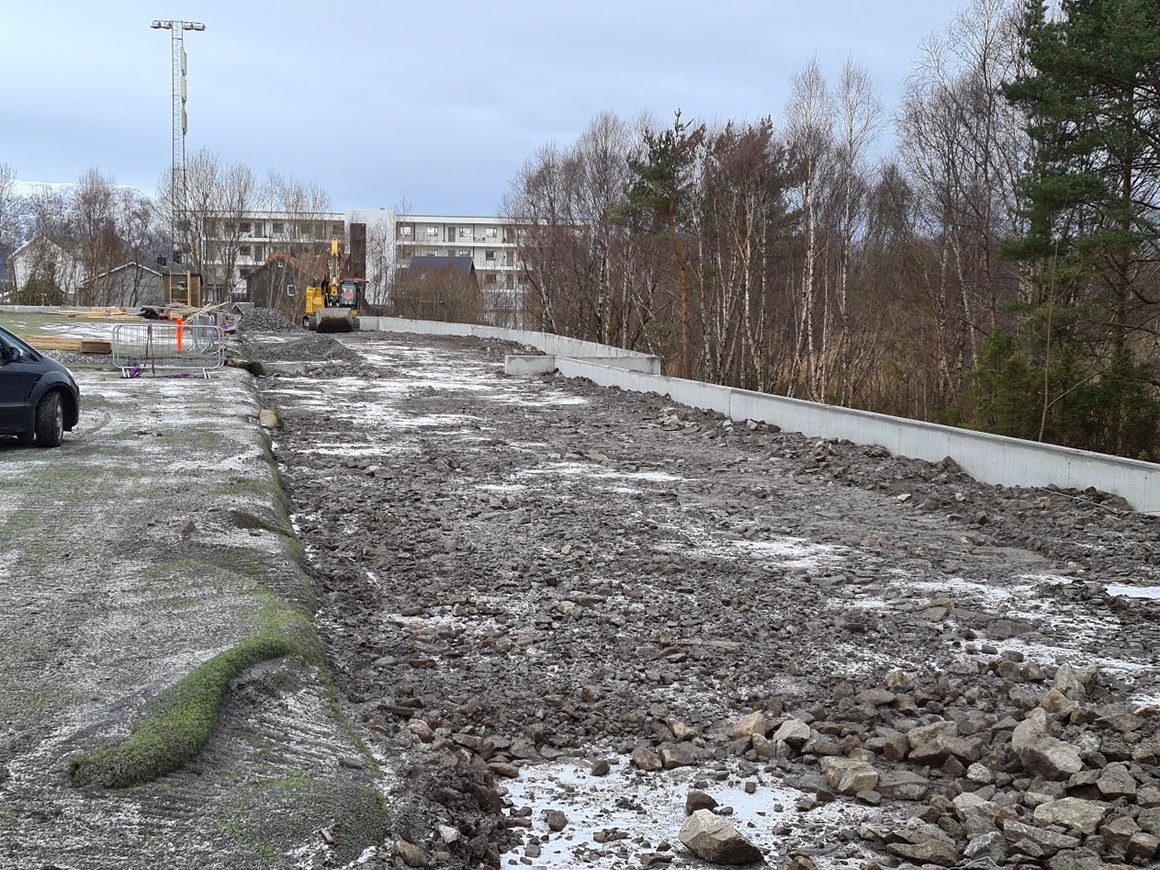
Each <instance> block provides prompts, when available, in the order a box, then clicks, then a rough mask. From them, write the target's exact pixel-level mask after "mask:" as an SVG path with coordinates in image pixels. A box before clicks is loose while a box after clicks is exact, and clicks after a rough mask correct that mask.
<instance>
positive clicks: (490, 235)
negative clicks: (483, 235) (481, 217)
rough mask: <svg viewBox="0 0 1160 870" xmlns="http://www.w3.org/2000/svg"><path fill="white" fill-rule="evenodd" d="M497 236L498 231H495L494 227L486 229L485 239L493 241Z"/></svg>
mask: <svg viewBox="0 0 1160 870" xmlns="http://www.w3.org/2000/svg"><path fill="white" fill-rule="evenodd" d="M498 235H499V230H497V229H496V228H495V227H488V228H487V237H488V238H489V239H494V238H495V237H496V236H498Z"/></svg>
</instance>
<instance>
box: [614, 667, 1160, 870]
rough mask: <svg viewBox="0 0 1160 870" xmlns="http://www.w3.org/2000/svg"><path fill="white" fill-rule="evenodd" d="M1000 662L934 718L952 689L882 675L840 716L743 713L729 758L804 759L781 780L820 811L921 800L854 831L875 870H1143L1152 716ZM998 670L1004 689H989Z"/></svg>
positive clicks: (1094, 691) (1155, 740) (1159, 776)
mask: <svg viewBox="0 0 1160 870" xmlns="http://www.w3.org/2000/svg"><path fill="white" fill-rule="evenodd" d="M1007 663H1010V660H1009V659H1000V660H996V661H992V662H990V663H986V664H985V665H984V666H983V667H982V668H981V670H982V673H981V674H980V677H982V679H980V680H979V681H978V683H977V685H976V686H975V688H976V689H978V691H975V692H973V693H972V698H973V700H974V702H975V705H974V706H972V707H967V706H965V705H963V706H960V705H958V704H948V705H947V707H946V708H945V709H944V708H943V707H942V704H943V703H945V702H946V701H948V700H951V695H952V693H951V692H947V691H945V690H944V691H943V692H942V693H941V695H942V697H943V701H942V702H940V701H936V700H935V699H934V698H933V697H931V693H929V692H923V691H921V690H919V689H918V688H917V686H916V685H915V681H914V680H913V679H912V678H908V677H907V675H903V674H893V675H891V677H889V678H888V682H889V683H890V684H892V685H893V687H894V689H895V690H896V691H892V690H889V689H869V690H865V691H863V692H860V693H857V694H856V695H854V696H853V697H851V698H848V699H839V700H838V703H837V704H836V705H835V706H836V708H841V709H844V713H845V715H844V717H842V718H839V717H833V716H831V717H830V718H829V719H827V720H819V719H816V718H814V717H813V716H812V714H811V713H809V712H808V711H793V712H791V713H783V712H782V711H781V710H780V709H779V707H780V705H778V704H774V705H771V706H772V707H773V709H772V710H766V711H759V712H755V713H753V714H750V715H748V716H746V717H745V718H744V719H742V720H741V721H740V722H738V723H737V725H736V727H735V728H734V729H733V732H732V734H731V735H730V736H731V738H732V742H731V743H730V744H729V748H730V750H731V751H732V752H739V753H742V754H744V755H745V756H746V757H748V758H750V759H752V760H754V761H768V762H772V763H774V764H778V765H780V766H782V767H783V768H785V769H787V770H792V769H793V767H794V766H795V763H796V764H803V763H804V764H805V765H806V768H805V772H804V773H803V774H801V775H800V776H798V777H797V778H796V781H794V784H796V785H798V786H799V787H801V788H804V789H808V790H812V791H813V792H814V795H815V799H816V801H817V802H819V803H820V802H827V801H832V800H836V799H838V798H839V796H842V797H846V798H850V799H854V800H857V801H860V802H862V803H866V804H875V805H876V804H879V803H881V802H882V801H907V802H915V803H921V804H924V806H923V807H922V808H921V809H920V810H918V811H917V812H915V813H914V814H913V816H912V817H911V818H910V819H909V821H908V822H907V823H906V824H905V825H901V826H889V825H887V826H882V825H878V826H876V825H863V826H862V827H861V829H860V831H859V833H860V835H861V837H862V838H863V840H865V841H867V842H868V843H869V844H870V845H872V846H874V847H875V848H876V849H878V850H881V851H882V852H885V853H886V854H888V855H890V856H891V859H892V860H890V861H889V862H888V863H887V865H886V866H891V867H896V866H900V865H899V863H898V862H899V860H901V861H902V862H905V863H903V864H902V865H901V866H903V867H906V866H909V865H911V864H914V865H937V866H943V867H952V866H954V867H972V868H990V867H1000V866H1004V865H1008V866H1024V867H1050V868H1052V870H1085V868H1092V870H1095V868H1100V867H1104V866H1106V864H1107V863H1108V862H1127V863H1130V864H1135V865H1138V866H1155V864H1154V863H1153V862H1154V861H1155V860H1156V859H1157V858H1158V857H1160V769H1158V768H1157V762H1158V761H1160V733H1158V732H1160V729H1158V726H1160V715H1158V714H1160V710H1157V708H1155V707H1152V706H1147V705H1133V704H1130V703H1128V702H1127V701H1126V700H1125V699H1124V698H1123V697H1121V696H1117V695H1116V694H1115V692H1113V691H1109V688H1108V687H1107V686H1104V685H1101V678H1100V674H1099V672H1098V670H1097V669H1095V668H1088V669H1086V670H1082V671H1076V670H1074V669H1072V668H1070V667H1067V666H1063V667H1060V668H1059V669H1058V670H1056V671H1055V672H1054V674H1053V678H1052V679H1051V682H1050V685H1049V684H1048V675H1047V674H1045V673H1044V672H1043V671H1042V669H1040V668H1039V667H1038V666H1035V665H1027V666H1024V667H1022V668H1020V669H1019V670H1018V672H1013V671H1012V670H1011V669H1010V668H1008V667H1006V666H1005V664H1007ZM997 672H1004V673H1006V674H1007V675H1008V677H1007V679H1000V680H998V681H996V680H995V679H994V677H996V676H997ZM988 677H990V678H991V679H988ZM1012 677H1016V678H1017V679H1011V678H1012ZM1003 687H1005V691H994V690H995V689H997V688H1003ZM919 700H922V701H923V704H922V706H921V708H920V706H919V705H918V703H917V701H919ZM847 702H852V703H847ZM934 709H938V710H939V712H938V713H935V712H932V710H934ZM851 714H854V715H851ZM656 754H657V755H658V756H659V755H660V753H656ZM641 757H642V758H644V756H643V755H642V756H641ZM636 761H637V759H636V757H635V756H634V762H636ZM814 764H816V765H817V769H816V771H814V770H811V768H812V765H814ZM638 766H642V765H639V764H638ZM646 769H647V767H646ZM799 809H803V810H807V811H808V809H809V805H808V803H807V804H806V805H803V806H799ZM702 821H704V820H702ZM700 827H705V825H703V824H702V825H700ZM718 827H719V826H718ZM717 833H718V837H719V835H720V831H718V832H717ZM702 839H705V838H704V837H702ZM709 839H712V838H709ZM874 866H877V865H874Z"/></svg>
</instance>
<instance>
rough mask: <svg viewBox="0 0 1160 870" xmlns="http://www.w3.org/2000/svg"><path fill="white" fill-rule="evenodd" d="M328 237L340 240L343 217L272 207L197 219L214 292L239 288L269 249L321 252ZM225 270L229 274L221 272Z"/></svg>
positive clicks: (207, 277) (205, 266) (343, 232)
mask: <svg viewBox="0 0 1160 870" xmlns="http://www.w3.org/2000/svg"><path fill="white" fill-rule="evenodd" d="M331 239H341V240H344V243H345V239H346V215H345V214H344V213H342V212H319V213H315V214H310V215H302V214H292V213H289V212H277V211H246V212H241V213H239V214H231V215H221V214H210V215H207V216H206V217H205V218H204V219H203V221H202V237H201V239H200V244H201V246H202V264H203V265H202V268H203V270H204V273H206V274H203V278H204V280H205V281H206V282H207V284H213V285H215V286H217V289H218V290H219V295H220V294H221V293H225V294H228V293H229V292H230V291H232V290H234V289H236V288H238V287H244V286H245V283H246V278H248V277H249V276H250V273H252V272H253V271H254V270H255V269H257V268H258V267H259V266H261V265H262V264H263V263H265V262H266V259H267V258H268V257H269V256H270V255H271V254H274V253H279V252H281V253H293V252H294V251H295V250H296V249H308V250H311V251H325V250H326V247H327V245H329V244H330V240H331ZM227 271H229V272H230V274H228V275H227V274H225V273H226V272H227Z"/></svg>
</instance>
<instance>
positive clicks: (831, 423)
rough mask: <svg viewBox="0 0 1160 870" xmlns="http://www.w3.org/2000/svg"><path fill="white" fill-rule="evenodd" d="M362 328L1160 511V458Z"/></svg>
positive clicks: (647, 363)
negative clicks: (484, 351) (504, 356)
mask: <svg viewBox="0 0 1160 870" xmlns="http://www.w3.org/2000/svg"><path fill="white" fill-rule="evenodd" d="M360 328H361V329H363V330H381V331H388V332H414V333H418V334H422V335H459V336H476V337H480V338H496V339H501V340H504V341H513V342H517V343H519V344H525V345H529V346H531V347H535V348H538V349H539V350H541V351H543V352H544V353H545V354H547V355H548V357H547V358H541V359H537V358H535V357H522V356H517V357H516V358H515V359H514V360H513V361H512V362H511V364H510V365H509V369H508V370H509V371H511V372H513V373H516V372H523V373H525V374H539V373H543V372H548V371H552V370H553V368H554V369H556V370H558V371H559V372H560V374H562V375H564V376H565V377H570V378H588V379H589V380H591V381H593V382H594V383H596V384H599V385H600V386H604V387H619V388H620V389H622V390H631V391H634V392H642V393H655V394H657V395H661V396H668V397H669V398H671V399H672V400H673V401H674V402H677V403H679V404H682V405H689V406H690V407H694V408H701V409H704V410H709V411H716V412H717V413H719V414H724V415H725V416H727V417H729V418H730V419H731V420H735V421H739V422H740V421H743V420H756V421H760V422H763V423H771V424H773V425H776V426H778V427H780V428H781V429H782V430H784V431H787V432H800V433H802V434H803V435H806V436H809V437H812V438H845V439H848V440H850V441H852V442H854V443H855V444H865V445H875V446H880V447H884V448H886V449H887V450H889V451H890V452H891V453H892V454H894V455H896V456H909V457H911V458H914V459H923V460H926V461H928V462H938V461H940V460H942V459H943V458H945V457H948V456H949V457H950V458H951V459H953V460H954V461H955V462H957V463H958V465H959V467H960V468H962V469H963V470H964V471H965V472H967V474H969V475H971V476H972V477H974V478H975V479H976V480H979V481H982V482H983V483H991V484H1000V485H1002V486H1057V487H1061V488H1065V489H1087V488H1088V487H1095V488H1096V489H1098V490H1102V491H1104V492H1110V493H1113V494H1115V495H1119V496H1122V497H1123V498H1124V499H1126V500H1127V502H1128V504H1130V505H1131V506H1132V507H1133V509H1135V510H1137V511H1141V512H1143V513H1150V514H1160V465H1157V464H1154V463H1151V462H1140V461H1138V460H1135V459H1124V458H1122V457H1118V456H1108V455H1106V454H1103V453H1091V452H1089V451H1086V450H1074V449H1072V448H1070V447H1057V446H1055V445H1052V444H1038V443H1036V442H1033V441H1023V440H1021V439H1018V438H1006V437H1004V436H1001V435H990V434H988V433H986V432H974V431H971V430H969V429H957V428H955V427H953V426H940V425H938V424H936V423H924V422H922V421H919V420H907V419H905V418H902V417H891V416H888V415H886V414H874V413H871V412H869V411H858V410H855V409H853V408H842V407H839V406H836V405H823V404H820V403H817V402H807V401H804V400H802V399H790V398H786V397H784V396H774V395H770V394H768V393H756V392H753V391H751V390H739V389H734V388H732V387H722V386H718V385H716V384H706V383H702V382H700V381H689V380H684V379H683V378H671V377H667V376H665V375H662V374H660V373H659V372H660V367H659V366H660V360H659V359H658V358H657V357H650V356H649V355H648V354H641V353H636V352H635V351H630V350H625V349H623V348H617V347H608V346H605V345H600V344H596V343H594V342H590V341H580V340H578V339H573V338H565V337H563V336H559V335H552V334H550V333H545V332H530V331H525V330H519V329H503V328H500V327H494V326H475V325H472V324H466V323H438V322H433V321H425V320H405V319H402V318H394V317H364V318H362V322H361V324H360ZM553 357H554V359H552V358H553ZM634 358H637V359H634ZM630 360H631V362H630ZM614 363H619V364H614ZM633 369H637V370H633Z"/></svg>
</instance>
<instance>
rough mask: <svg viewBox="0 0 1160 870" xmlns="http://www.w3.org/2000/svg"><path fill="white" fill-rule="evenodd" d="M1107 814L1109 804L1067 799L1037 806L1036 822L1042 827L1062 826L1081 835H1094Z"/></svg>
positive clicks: (1072, 798)
mask: <svg viewBox="0 0 1160 870" xmlns="http://www.w3.org/2000/svg"><path fill="white" fill-rule="evenodd" d="M1107 814H1108V806H1107V804H1102V803H1099V802H1098V801H1088V800H1084V799H1083V798H1075V797H1065V798H1062V799H1060V800H1057V801H1047V803H1042V804H1040V805H1039V806H1037V807H1036V808H1035V821H1036V823H1037V824H1040V825H1062V826H1063V827H1065V828H1067V829H1069V830H1072V831H1078V832H1079V833H1081V834H1094V833H1095V832H1096V829H1097V828H1098V827H1099V826H1100V822H1102V821H1103V820H1104V816H1106V815H1107Z"/></svg>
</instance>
